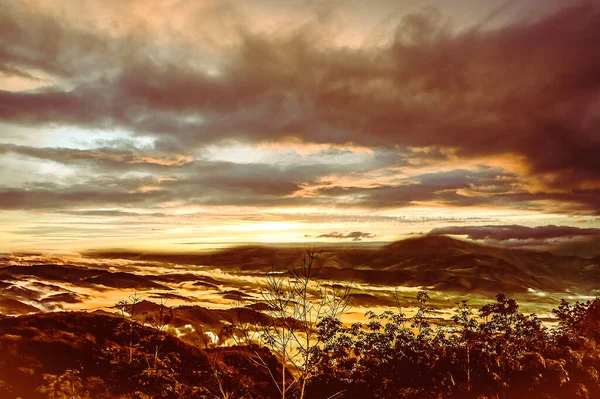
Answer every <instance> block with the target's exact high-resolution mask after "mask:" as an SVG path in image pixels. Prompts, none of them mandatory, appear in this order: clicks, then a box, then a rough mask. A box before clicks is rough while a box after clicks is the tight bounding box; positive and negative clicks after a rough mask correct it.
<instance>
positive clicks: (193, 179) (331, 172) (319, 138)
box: [0, 0, 600, 253]
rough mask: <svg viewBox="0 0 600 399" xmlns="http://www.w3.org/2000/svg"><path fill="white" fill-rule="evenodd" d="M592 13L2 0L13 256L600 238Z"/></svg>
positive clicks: (494, 5) (6, 230)
mask: <svg viewBox="0 0 600 399" xmlns="http://www.w3.org/2000/svg"><path fill="white" fill-rule="evenodd" d="M599 13H600V11H599V8H598V5H597V4H596V2H592V1H574V2H562V1H554V0H552V1H531V2H505V1H503V0H502V1H501V0H494V1H486V2H479V1H466V0H460V1H452V2H446V1H428V2H423V3H421V2H419V3H417V2H409V1H391V2H388V1H374V2H362V1H344V2H338V1H326V2H301V1H290V2H279V1H267V0H265V1H251V2H242V1H239V2H237V1H234V2H218V1H190V2H187V1H175V0H160V1H153V2H151V3H150V2H144V1H127V2H103V1H102V2H101V1H86V2H74V3H73V2H68V3H67V2H60V1H41V0H40V1H33V0H31V1H29V0H26V1H18V2H17V1H0V176H1V179H0V242H1V243H2V244H1V246H0V251H1V252H5V253H11V252H28V251H34V252H43V253H45V252H61V253H64V252H81V251H86V250H95V249H144V250H157V251H175V252H189V251H195V250H202V249H206V248H215V247H224V246H231V245H239V244H244V243H295V244H302V243H304V244H313V243H320V244H331V243H337V244H339V243H357V242H359V241H360V242H362V243H372V244H376V243H385V242H391V241H394V240H398V239H401V238H405V237H409V236H410V235H412V234H419V233H428V232H430V231H434V230H436V229H442V230H443V231H444V232H445V233H447V234H453V235H458V236H462V237H467V238H471V239H475V240H483V241H490V240H492V241H494V240H496V241H498V242H499V241H503V242H505V243H506V244H510V245H516V246H521V245H525V246H527V245H531V247H532V248H540V245H541V244H540V243H539V242H538V241H536V239H537V238H536V237H537V235H536V234H538V233H539V231H541V230H539V229H538V230H536V229H535V228H544V229H546V230H544V231H552V232H553V233H552V234H554V235H553V236H551V237H545V239H551V240H554V241H555V242H559V243H563V244H565V245H567V244H572V243H578V242H582V241H585V242H588V241H589V242H593V240H597V239H598V237H599V236H600V230H598V229H600V217H599V215H600V173H599V171H600V157H599V156H598V154H600V133H599V129H600V97H599V95H600V94H599V93H600V80H599V79H598V77H599V73H600V72H599V71H600V47H599V46H598V42H599V41H600V28H599V27H600V24H598V23H597V18H598V16H599V15H600V14H599ZM482 226H498V229H496V230H494V231H495V232H497V231H499V229H503V230H502V231H503V232H506V229H507V227H506V226H511V227H510V231H511V233H510V234H504V235H502V237H503V238H499V237H500V236H499V235H497V234H496V233H494V234H496V235H483V236H482V235H478V234H475V233H474V231H480V230H477V228H480V227H482ZM550 226H559V227H563V228H564V229H562V230H561V229H554V230H551V229H550V230H548V228H549V227H550ZM522 228H524V229H522ZM440 231H441V230H440ZM486 231H488V230H486Z"/></svg>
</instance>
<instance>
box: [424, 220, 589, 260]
mask: <svg viewBox="0 0 600 399" xmlns="http://www.w3.org/2000/svg"><path fill="white" fill-rule="evenodd" d="M429 234H454V235H466V236H467V238H469V239H471V240H478V241H481V242H483V243H487V244H492V245H500V246H503V247H512V248H523V249H533V250H541V251H551V252H554V253H557V254H561V255H577V256H583V257H594V256H599V255H600V251H599V250H598V243H599V242H600V229H599V228H580V227H572V226H555V225H547V226H536V227H527V226H520V225H487V226H450V227H440V228H435V229H432V230H431V231H430V232H429Z"/></svg>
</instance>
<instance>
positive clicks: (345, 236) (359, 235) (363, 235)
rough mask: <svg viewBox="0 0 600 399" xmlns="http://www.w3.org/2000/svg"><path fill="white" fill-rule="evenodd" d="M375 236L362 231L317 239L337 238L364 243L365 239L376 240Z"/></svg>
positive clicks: (330, 234) (329, 235)
mask: <svg viewBox="0 0 600 399" xmlns="http://www.w3.org/2000/svg"><path fill="white" fill-rule="evenodd" d="M374 237H375V235H374V234H371V233H364V232H362V231H353V232H351V233H348V234H343V233H338V232H337V231H334V232H331V233H329V234H321V235H319V236H317V238H335V239H339V240H343V239H351V240H352V241H362V240H363V239H364V238H374Z"/></svg>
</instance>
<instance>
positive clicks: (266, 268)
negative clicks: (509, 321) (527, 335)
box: [0, 235, 600, 314]
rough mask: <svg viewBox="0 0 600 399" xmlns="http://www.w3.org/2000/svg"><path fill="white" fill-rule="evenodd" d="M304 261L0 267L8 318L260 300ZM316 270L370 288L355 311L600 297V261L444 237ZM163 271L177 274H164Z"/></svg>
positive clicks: (253, 249)
mask: <svg viewBox="0 0 600 399" xmlns="http://www.w3.org/2000/svg"><path fill="white" fill-rule="evenodd" d="M303 254H304V251H303V250H302V249H299V248H284V247H261V246H245V247H236V248H228V249H223V250H219V251H215V252H202V253H194V254H153V253H149V254H132V253H120V254H119V255H118V256H120V257H121V258H124V259H135V260H137V261H143V262H142V264H143V265H145V264H146V262H150V263H151V266H147V267H146V266H140V267H138V268H137V270H136V271H135V272H134V271H131V269H129V270H130V271H115V270H114V268H111V269H110V270H107V268H106V267H104V268H94V267H88V266H83V265H80V266H78V265H64V264H35V265H33V266H27V265H7V266H4V267H0V313H9V314H26V313H30V312H35V311H38V310H60V309H61V308H65V307H64V306H63V305H64V304H76V303H79V302H81V303H84V302H85V301H86V300H89V299H93V298H94V296H95V294H94V293H99V294H101V293H103V292H106V291H108V290H112V291H113V292H114V291H123V297H122V298H119V299H123V298H124V297H127V296H128V295H130V294H131V293H133V292H134V291H140V292H143V293H146V294H144V295H146V296H147V297H149V298H165V299H169V301H172V302H171V305H172V304H173V303H175V304H180V305H182V304H185V305H193V304H194V302H196V301H198V300H201V301H200V302H202V301H204V302H203V303H204V304H207V303H219V304H226V303H229V302H231V301H234V302H235V301H237V300H243V301H246V302H248V301H251V300H258V299H260V290H261V289H262V288H261V285H260V282H259V280H257V278H258V279H260V278H261V277H264V276H265V275H266V273H271V272H277V273H285V272H286V270H287V268H288V267H289V266H290V265H292V264H298V263H299V262H301V261H302V256H303ZM96 256H102V254H96ZM107 256H109V258H108V260H106V259H105V258H102V259H104V260H105V262H104V263H105V264H110V262H111V259H110V258H111V257H114V258H117V257H118V256H117V254H115V253H112V254H107ZM169 265H172V266H169ZM173 265H174V266H173ZM186 265H187V266H186ZM153 266H163V267H162V268H161V269H156V268H155V267H153ZM175 266H176V267H175ZM316 267H317V268H319V274H318V278H320V279H322V280H327V281H331V282H333V283H349V282H353V283H355V284H361V285H362V288H361V289H360V290H355V291H354V292H353V294H354V297H355V304H357V305H359V306H365V307H369V306H377V305H385V304H389V303H390V300H389V295H388V297H387V298H384V297H383V296H380V295H379V294H377V293H376V292H372V290H371V289H370V288H369V287H370V286H372V285H378V286H382V287H383V288H384V289H387V290H388V291H389V290H393V289H394V288H395V287H424V288H426V289H429V290H435V291H438V292H449V293H458V294H463V293H478V294H482V295H485V296H490V297H491V296H493V295H494V294H496V293H498V292H504V293H506V294H519V293H523V294H527V293H533V292H541V293H545V292H548V293H557V294H560V295H562V294H563V293H567V292H571V293H576V294H579V295H591V296H595V295H598V293H600V258H599V257H596V258H584V257H579V256H559V255H555V254H551V253H548V252H535V251H531V250H522V249H509V248H501V247H495V246H486V245H481V244H477V243H473V242H469V241H464V240H458V239H454V238H451V237H448V236H442V235H425V236H418V237H413V238H409V239H406V240H402V241H397V242H394V243H391V244H388V245H385V246H382V247H379V248H365V247H357V248H347V247H340V248H331V247H330V248H326V249H323V252H322V254H321V256H320V258H319V259H318V262H317V265H316ZM164 268H171V269H170V270H173V272H167V273H164V272H162V271H161V272H160V273H157V272H156V271H155V270H164ZM102 295H104V294H102ZM102 295H99V296H101V297H102ZM61 301H62V302H61ZM228 301H229V302H228ZM115 302H116V300H115ZM113 304H114V302H113V303H109V304H105V305H99V306H100V307H101V306H112V305H113ZM67 308H68V306H67ZM71 309H73V307H71Z"/></svg>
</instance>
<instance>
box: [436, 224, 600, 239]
mask: <svg viewBox="0 0 600 399" xmlns="http://www.w3.org/2000/svg"><path fill="white" fill-rule="evenodd" d="M430 234H457V235H466V236H468V238H469V239H471V240H485V239H494V240H500V241H504V240H511V239H514V240H527V239H538V240H545V239H550V238H572V237H581V236H600V229H596V228H580V227H572V226H554V225H549V226H537V227H526V226H520V225H491V226H451V227H439V228H436V229H433V230H431V232H430Z"/></svg>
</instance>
